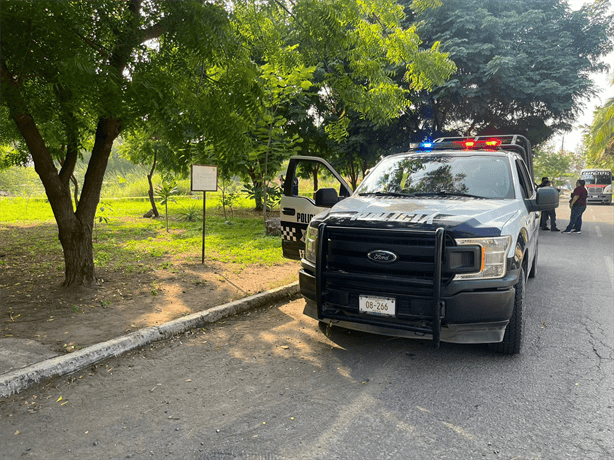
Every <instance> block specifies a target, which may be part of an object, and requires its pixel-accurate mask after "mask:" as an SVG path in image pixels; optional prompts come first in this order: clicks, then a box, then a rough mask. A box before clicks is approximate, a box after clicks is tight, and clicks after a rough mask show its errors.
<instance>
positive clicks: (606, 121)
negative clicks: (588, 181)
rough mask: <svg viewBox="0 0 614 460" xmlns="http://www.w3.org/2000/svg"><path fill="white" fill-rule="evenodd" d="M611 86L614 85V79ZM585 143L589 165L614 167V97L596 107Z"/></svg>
mask: <svg viewBox="0 0 614 460" xmlns="http://www.w3.org/2000/svg"><path fill="white" fill-rule="evenodd" d="M611 86H612V87H614V79H612V81H611ZM584 143H585V144H586V157H587V163H588V164H587V166H589V167H597V168H609V169H614V97H611V98H609V99H608V100H607V101H606V103H605V104H604V105H603V106H602V107H598V108H597V109H595V112H594V118H593V123H592V124H591V126H590V127H588V131H587V133H586V135H585V138H584Z"/></svg>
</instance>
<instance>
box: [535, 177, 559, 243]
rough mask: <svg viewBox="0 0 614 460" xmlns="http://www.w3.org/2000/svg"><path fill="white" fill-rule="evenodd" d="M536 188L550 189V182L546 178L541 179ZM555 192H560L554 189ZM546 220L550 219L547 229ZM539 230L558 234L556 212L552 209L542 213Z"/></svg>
mask: <svg viewBox="0 0 614 460" xmlns="http://www.w3.org/2000/svg"><path fill="white" fill-rule="evenodd" d="M537 187H538V188H541V187H552V182H550V179H548V178H547V177H542V182H541V184H539V185H538V186H537ZM556 191H557V192H560V190H559V189H558V188H557V189H556ZM548 218H550V228H548ZM539 228H540V229H542V230H551V231H553V232H560V230H559V229H558V228H557V227H556V212H555V210H554V209H550V210H548V211H542V215H541V218H540V221H539Z"/></svg>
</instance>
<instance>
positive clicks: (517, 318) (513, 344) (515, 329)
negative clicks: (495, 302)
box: [489, 268, 525, 355]
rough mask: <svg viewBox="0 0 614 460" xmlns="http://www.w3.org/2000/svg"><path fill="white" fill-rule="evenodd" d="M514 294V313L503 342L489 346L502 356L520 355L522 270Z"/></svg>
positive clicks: (523, 285)
mask: <svg viewBox="0 0 614 460" xmlns="http://www.w3.org/2000/svg"><path fill="white" fill-rule="evenodd" d="M515 289H516V294H515V296H514V311H513V312H512V317H511V318H510V322H509V324H508V325H507V327H506V328H505V335H504V336H503V341H502V342H500V343H491V344H489V346H490V349H491V350H494V351H496V352H498V353H502V354H504V355H515V354H517V353H520V349H521V348H522V339H523V332H524V317H523V311H522V309H523V306H524V289H525V276H524V268H522V269H521V270H520V279H519V280H518V283H516V286H515Z"/></svg>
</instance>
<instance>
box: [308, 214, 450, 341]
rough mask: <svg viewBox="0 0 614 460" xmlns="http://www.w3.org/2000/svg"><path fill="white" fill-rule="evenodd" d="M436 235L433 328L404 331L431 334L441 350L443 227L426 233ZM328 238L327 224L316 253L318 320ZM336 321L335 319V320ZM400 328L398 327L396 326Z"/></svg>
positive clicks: (407, 327) (321, 228)
mask: <svg viewBox="0 0 614 460" xmlns="http://www.w3.org/2000/svg"><path fill="white" fill-rule="evenodd" d="M426 233H430V234H431V235H434V237H435V238H434V239H435V247H434V261H433V263H434V271H433V281H432V289H433V299H432V307H431V316H432V318H431V327H430V328H429V327H428V326H422V325H420V326H417V325H411V324H405V325H403V326H402V329H404V330H407V331H411V332H417V333H422V334H431V336H432V338H433V339H432V341H433V346H434V347H435V348H439V345H440V341H441V317H440V311H441V306H442V304H441V284H442V275H441V273H442V269H441V268H442V261H443V250H444V247H443V246H444V239H445V230H444V229H443V228H442V227H439V228H437V229H436V230H435V231H434V232H426ZM327 242H328V240H327V238H326V224H324V223H322V224H320V226H319V227H318V250H317V252H316V280H315V284H316V285H315V288H316V302H317V316H318V318H322V317H323V289H322V288H323V287H325V286H326V279H325V276H326V275H325V273H326V270H323V267H326V260H325V257H326V254H328V248H327V247H326V245H327ZM333 319H334V318H333ZM352 320H353V321H355V322H364V323H367V322H368V323H371V322H372V321H367V320H364V321H361V319H360V318H353V319H352ZM395 327H398V325H395Z"/></svg>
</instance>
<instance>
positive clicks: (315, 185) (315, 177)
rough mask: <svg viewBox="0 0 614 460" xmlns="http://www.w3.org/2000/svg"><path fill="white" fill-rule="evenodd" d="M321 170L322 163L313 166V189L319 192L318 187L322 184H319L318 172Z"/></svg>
mask: <svg viewBox="0 0 614 460" xmlns="http://www.w3.org/2000/svg"><path fill="white" fill-rule="evenodd" d="M319 171H320V164H319V163H318V164H316V165H315V166H314V167H313V191H314V192H317V191H318V187H320V184H318V172H319Z"/></svg>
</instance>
